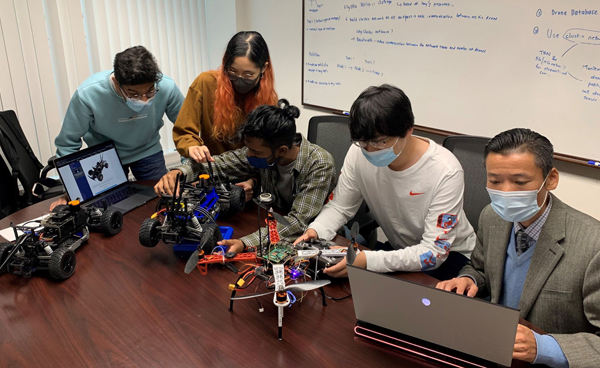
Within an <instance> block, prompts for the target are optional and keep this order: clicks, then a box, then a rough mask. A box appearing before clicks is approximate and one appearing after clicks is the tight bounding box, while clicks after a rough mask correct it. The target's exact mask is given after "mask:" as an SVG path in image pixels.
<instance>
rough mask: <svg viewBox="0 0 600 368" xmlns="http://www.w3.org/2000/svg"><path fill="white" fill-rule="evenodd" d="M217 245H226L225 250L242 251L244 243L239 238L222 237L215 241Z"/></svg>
mask: <svg viewBox="0 0 600 368" xmlns="http://www.w3.org/2000/svg"><path fill="white" fill-rule="evenodd" d="M217 245H224V246H226V247H227V252H235V253H241V252H243V251H244V243H243V242H242V241H241V240H239V239H224V240H221V241H220V242H217Z"/></svg>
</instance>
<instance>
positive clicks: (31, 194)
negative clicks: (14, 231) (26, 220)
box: [0, 110, 63, 218]
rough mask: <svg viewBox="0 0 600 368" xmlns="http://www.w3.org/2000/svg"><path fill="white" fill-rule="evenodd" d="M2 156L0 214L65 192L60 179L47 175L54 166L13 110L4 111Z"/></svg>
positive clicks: (0, 129) (0, 131) (1, 117)
mask: <svg viewBox="0 0 600 368" xmlns="http://www.w3.org/2000/svg"><path fill="white" fill-rule="evenodd" d="M0 156H1V160H0V184H1V188H0V189H1V190H0V192H1V193H0V218H2V217H4V216H6V215H8V214H10V213H12V212H14V211H16V210H18V209H21V208H24V207H27V206H29V205H31V204H33V203H35V202H38V201H40V200H42V199H46V198H50V197H52V196H55V195H59V194H61V193H62V192H63V190H62V187H61V183H60V181H59V180H55V179H48V178H46V175H47V173H48V171H50V170H51V169H53V168H54V167H53V166H52V165H49V166H46V167H45V168H44V166H43V165H42V164H41V163H40V161H39V160H38V158H37V157H36V156H35V153H33V150H32V149H31V146H30V145H29V142H28V141H27V137H25V134H24V133H23V129H21V125H20V124H19V119H17V115H16V114H15V112H14V111H12V110H8V111H2V112H0ZM42 169H43V170H42ZM40 172H41V174H40ZM18 183H21V186H22V187H23V194H22V195H21V194H20V193H19V186H18ZM50 188H52V190H49V189H50Z"/></svg>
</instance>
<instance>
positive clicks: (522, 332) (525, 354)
mask: <svg viewBox="0 0 600 368" xmlns="http://www.w3.org/2000/svg"><path fill="white" fill-rule="evenodd" d="M536 357H537V342H536V340H535V336H534V335H533V331H531V329H530V328H528V327H525V326H523V325H522V324H519V325H518V326H517V336H515V346H514V347H513V359H517V360H523V361H525V362H529V363H533V361H534V360H535V358H536Z"/></svg>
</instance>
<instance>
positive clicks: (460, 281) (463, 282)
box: [435, 277, 479, 298]
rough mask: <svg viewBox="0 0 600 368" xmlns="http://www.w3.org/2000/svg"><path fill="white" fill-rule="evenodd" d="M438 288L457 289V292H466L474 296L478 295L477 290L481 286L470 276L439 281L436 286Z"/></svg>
mask: <svg viewBox="0 0 600 368" xmlns="http://www.w3.org/2000/svg"><path fill="white" fill-rule="evenodd" d="M435 287H436V288H438V289H442V290H446V291H450V292H452V291H456V293H457V294H461V295H463V294H465V292H466V293H467V296H470V297H471V298H473V297H474V296H475V295H477V290H479V288H478V287H477V285H475V281H473V279H471V278H470V277H456V278H453V279H452V280H448V281H442V282H438V284H437V285H436V286H435Z"/></svg>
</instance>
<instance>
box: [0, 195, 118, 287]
mask: <svg viewBox="0 0 600 368" xmlns="http://www.w3.org/2000/svg"><path fill="white" fill-rule="evenodd" d="M122 225H123V214H122V213H121V212H119V211H114V210H107V209H106V208H104V209H98V208H95V207H91V208H82V207H81V205H80V204H79V201H77V200H75V201H71V202H69V204H68V205H59V206H56V207H55V208H54V209H53V210H52V213H51V214H50V215H49V216H48V217H46V218H44V219H42V220H41V221H29V222H27V223H25V224H23V225H21V226H17V225H12V224H11V227H12V228H13V230H14V232H15V238H16V240H15V241H14V242H8V243H2V244H0V262H1V264H0V274H1V273H5V272H10V273H13V274H15V275H21V276H24V277H31V275H32V274H33V272H35V271H37V270H47V271H49V273H50V276H51V277H52V278H54V279H56V280H66V279H68V278H69V277H71V276H72V275H73V273H74V272H75V265H76V261H77V260H76V258H75V250H76V249H77V248H79V247H80V246H81V244H83V243H84V242H85V241H87V240H88V239H89V237H90V232H89V231H90V229H91V230H95V231H99V232H102V233H105V234H107V235H115V234H117V233H118V232H120V231H121V227H122ZM17 231H21V232H22V234H21V235H19V234H18V232H17Z"/></svg>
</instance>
